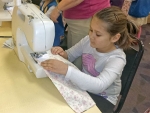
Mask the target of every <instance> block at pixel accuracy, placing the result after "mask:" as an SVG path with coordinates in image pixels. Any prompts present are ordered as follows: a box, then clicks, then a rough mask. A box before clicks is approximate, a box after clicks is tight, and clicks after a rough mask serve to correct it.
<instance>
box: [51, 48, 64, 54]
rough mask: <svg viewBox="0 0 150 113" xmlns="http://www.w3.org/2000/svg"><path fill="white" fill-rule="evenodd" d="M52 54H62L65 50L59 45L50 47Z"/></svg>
mask: <svg viewBox="0 0 150 113" xmlns="http://www.w3.org/2000/svg"><path fill="white" fill-rule="evenodd" d="M51 52H52V54H54V55H60V56H63V55H64V54H65V51H64V50H63V49H62V48H61V47H52V49H51Z"/></svg>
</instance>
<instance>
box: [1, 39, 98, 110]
mask: <svg viewBox="0 0 150 113" xmlns="http://www.w3.org/2000/svg"><path fill="white" fill-rule="evenodd" d="M5 40H7V39H6V38H0V45H1V47H0V113H74V111H73V110H72V109H71V108H70V107H69V106H68V104H67V103H66V101H65V100H64V98H63V97H62V96H61V94H60V93H59V91H58V90H57V89H56V87H55V86H54V85H53V83H52V82H51V80H50V79H49V78H48V77H47V78H36V77H35V75H34V74H33V73H30V72H29V70H28V69H27V67H26V65H25V64H24V63H22V62H20V61H19V59H18V57H17V56H16V54H15V52H14V50H12V49H9V48H3V47H2V44H3V42H5ZM84 113H101V112H100V111H99V109H98V108H97V107H96V106H94V107H92V108H90V109H89V110H88V111H85V112H84Z"/></svg>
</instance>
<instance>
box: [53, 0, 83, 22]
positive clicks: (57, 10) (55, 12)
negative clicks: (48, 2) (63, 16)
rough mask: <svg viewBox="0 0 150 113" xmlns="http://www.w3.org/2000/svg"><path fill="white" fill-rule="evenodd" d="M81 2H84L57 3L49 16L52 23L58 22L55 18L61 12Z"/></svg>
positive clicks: (64, 1)
mask: <svg viewBox="0 0 150 113" xmlns="http://www.w3.org/2000/svg"><path fill="white" fill-rule="evenodd" d="M83 1H84V0H62V1H61V2H59V3H58V5H57V6H56V8H55V9H54V10H53V11H52V13H51V14H50V19H51V20H52V21H53V22H58V21H57V18H58V17H59V15H60V13H61V12H62V11H65V10H67V9H69V8H72V7H75V6H77V5H78V4H80V3H81V2H83Z"/></svg>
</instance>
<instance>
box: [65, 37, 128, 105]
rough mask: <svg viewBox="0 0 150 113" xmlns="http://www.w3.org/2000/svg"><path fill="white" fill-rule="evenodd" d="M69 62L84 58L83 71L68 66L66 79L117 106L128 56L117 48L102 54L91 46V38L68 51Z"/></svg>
mask: <svg viewBox="0 0 150 113" xmlns="http://www.w3.org/2000/svg"><path fill="white" fill-rule="evenodd" d="M66 52H67V54H68V60H69V61H71V62H72V61H74V60H75V59H76V58H78V57H79V56H82V67H83V69H82V71H80V70H77V69H76V68H74V67H72V66H68V71H67V74H66V77H65V78H66V79H68V80H71V81H72V82H73V83H74V84H76V85H77V86H78V87H79V88H81V89H82V90H86V91H89V92H91V93H94V94H97V95H100V96H103V97H104V98H106V99H107V100H108V101H110V102H111V103H112V104H114V105H115V104H116V102H117V100H118V99H117V97H118V96H119V93H120V91H121V80H120V77H121V74H122V71H123V68H124V66H125V64H126V56H125V53H124V52H123V50H122V49H119V48H117V49H116V50H113V51H111V52H109V53H100V52H98V51H96V49H95V48H92V47H91V46H90V40H89V36H86V37H85V38H83V39H82V40H81V41H80V42H79V43H77V44H76V45H75V46H73V47H72V48H70V49H68V50H66Z"/></svg>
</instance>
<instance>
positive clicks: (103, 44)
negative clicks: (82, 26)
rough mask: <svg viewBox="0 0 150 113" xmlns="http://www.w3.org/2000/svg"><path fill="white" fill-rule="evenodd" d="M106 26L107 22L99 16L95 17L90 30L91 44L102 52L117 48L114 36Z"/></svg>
mask: <svg viewBox="0 0 150 113" xmlns="http://www.w3.org/2000/svg"><path fill="white" fill-rule="evenodd" d="M106 28H107V23H105V22H103V21H102V20H100V19H98V18H97V17H93V19H92V21H91V26H90V32H89V37H90V45H91V47H93V48H96V50H97V51H99V52H102V53H106V52H110V51H112V50H115V49H116V47H115V45H114V37H112V36H110V34H109V33H108V32H107V30H106Z"/></svg>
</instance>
